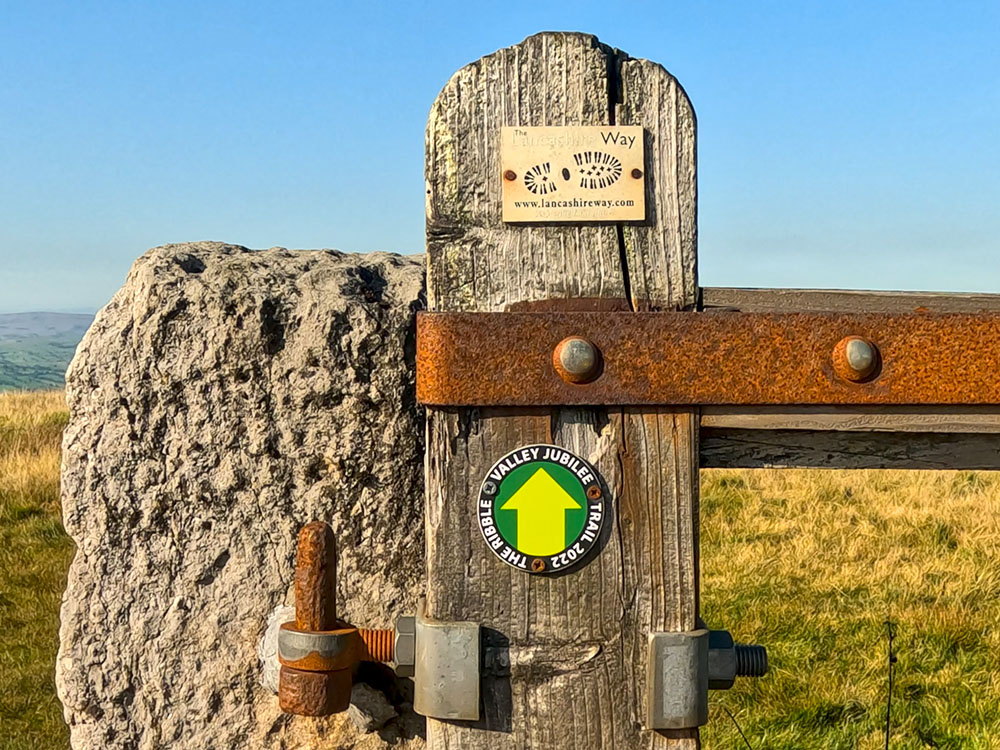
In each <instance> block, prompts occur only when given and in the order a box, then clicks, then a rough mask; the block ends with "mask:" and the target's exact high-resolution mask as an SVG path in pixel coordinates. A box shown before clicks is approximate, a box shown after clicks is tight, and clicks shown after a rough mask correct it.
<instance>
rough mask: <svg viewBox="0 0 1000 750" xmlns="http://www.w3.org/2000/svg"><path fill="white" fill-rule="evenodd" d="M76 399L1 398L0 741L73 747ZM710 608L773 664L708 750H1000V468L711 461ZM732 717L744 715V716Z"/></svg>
mask: <svg viewBox="0 0 1000 750" xmlns="http://www.w3.org/2000/svg"><path fill="white" fill-rule="evenodd" d="M65 420H66V411H65V405H64V403H63V399H62V394H61V393H59V392H54V393H52V392H50V393H36V394H17V393H11V394H0V750H15V749H16V750H29V749H30V750H49V749H55V748H59V749H60V750H62V749H64V748H66V747H67V732H66V729H65V727H64V726H63V724H62V715H61V710H60V708H59V704H58V701H57V700H56V698H55V694H54V688H53V681H52V670H53V663H54V659H55V652H56V633H57V617H58V606H59V597H60V593H61V591H62V588H63V585H64V578H65V570H66V566H67V565H68V563H69V560H70V557H71V555H72V543H71V542H70V540H69V539H68V538H67V537H66V535H65V534H64V533H63V531H62V528H61V526H60V523H59V507H58V465H59V434H60V431H61V429H62V427H63V425H64V424H65ZM702 600H703V601H702V610H703V615H704V618H705V620H706V621H707V622H708V624H709V625H710V626H712V627H725V628H728V629H730V630H731V631H732V632H733V634H734V636H736V638H737V639H738V640H746V641H752V642H759V643H763V644H765V645H767V647H768V652H769V656H770V660H771V665H772V668H771V672H770V674H769V675H768V676H767V677H765V678H764V679H762V680H756V681H743V682H741V683H738V684H737V686H736V687H735V688H734V689H733V690H730V691H728V692H715V693H712V695H711V699H712V709H711V721H710V724H709V726H708V727H706V728H705V729H704V731H703V737H704V747H705V748H706V750H730V749H733V750H738V749H739V748H746V747H747V745H746V743H744V741H743V740H742V739H741V738H740V736H739V734H738V733H737V730H736V728H735V725H734V723H733V721H732V720H731V719H730V716H729V713H731V714H732V716H733V717H735V718H736V720H737V721H738V722H739V724H740V725H741V726H742V728H743V732H744V733H745V734H746V736H747V738H748V740H749V742H750V747H753V748H755V749H756V750H764V749H765V748H767V749H769V750H779V749H780V750H792V749H793V748H795V749H796V750H798V749H806V750H813V749H814V748H815V749H817V750H819V749H822V750H848V749H853V748H859V749H860V750H875V749H876V748H882V747H884V735H883V723H884V720H885V703H886V694H887V652H886V647H887V642H886V629H885V626H884V622H885V621H886V620H887V619H891V620H892V621H893V622H894V623H896V629H897V635H898V637H897V640H896V651H897V655H898V661H897V663H896V684H895V688H894V691H893V714H892V727H893V728H892V743H891V745H890V747H892V748H894V749H897V750H904V749H907V750H908V749H914V750H915V749H917V748H921V749H922V748H963V749H968V750H981V749H985V748H998V749H1000V628H998V624H1000V476H994V475H992V474H988V473H980V474H974V473H967V472H966V473H963V472H912V473H908V472H900V471H891V472H890V471H885V472H846V471H780V472H779V471H720V470H712V471H705V472H704V473H703V476H702ZM727 712H729V713H727Z"/></svg>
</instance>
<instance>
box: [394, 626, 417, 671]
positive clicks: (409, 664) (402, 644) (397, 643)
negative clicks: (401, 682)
mask: <svg viewBox="0 0 1000 750" xmlns="http://www.w3.org/2000/svg"><path fill="white" fill-rule="evenodd" d="M392 649H393V655H394V658H393V660H394V662H395V665H396V674H397V675H399V676H400V677H412V676H413V666H414V664H415V663H416V653H417V627H416V620H415V618H414V617H413V616H409V617H399V618H397V619H396V629H395V633H394V640H393V646H392Z"/></svg>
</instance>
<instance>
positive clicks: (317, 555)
mask: <svg viewBox="0 0 1000 750" xmlns="http://www.w3.org/2000/svg"><path fill="white" fill-rule="evenodd" d="M336 584H337V549H336V540H335V539H334V536H333V531H332V529H331V528H330V527H329V525H327V524H325V523H323V522H322V521H314V522H312V523H309V524H306V525H305V526H304V527H303V528H302V530H301V531H300V532H299V540H298V557H297V560H296V564H295V622H294V623H291V622H286V623H284V624H283V625H282V626H281V629H280V631H279V634H278V661H279V662H280V663H281V671H280V672H279V677H278V703H279V705H280V706H281V710H282V711H284V712H286V713H290V714H297V715H299V716H327V715H329V714H334V713H339V712H341V711H346V710H347V707H348V706H349V705H350V702H351V686H352V675H353V670H354V667H355V666H356V665H357V663H358V662H360V661H392V659H393V645H394V644H393V641H394V637H395V634H394V632H393V631H392V630H367V629H358V628H355V627H352V626H351V625H348V624H347V623H345V622H341V621H340V620H338V619H337V585H336Z"/></svg>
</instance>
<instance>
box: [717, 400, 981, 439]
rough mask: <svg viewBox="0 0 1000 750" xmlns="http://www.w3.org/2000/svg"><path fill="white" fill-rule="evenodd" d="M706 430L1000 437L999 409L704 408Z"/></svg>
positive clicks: (921, 407) (856, 407)
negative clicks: (984, 435)
mask: <svg viewBox="0 0 1000 750" xmlns="http://www.w3.org/2000/svg"><path fill="white" fill-rule="evenodd" d="M701 426H702V427H704V428H715V429H739V430H814V431H823V430H838V431H842V432H939V433H949V432H969V433H985V434H989V433H997V432H1000V409H998V408H997V407H995V406H703V407H701Z"/></svg>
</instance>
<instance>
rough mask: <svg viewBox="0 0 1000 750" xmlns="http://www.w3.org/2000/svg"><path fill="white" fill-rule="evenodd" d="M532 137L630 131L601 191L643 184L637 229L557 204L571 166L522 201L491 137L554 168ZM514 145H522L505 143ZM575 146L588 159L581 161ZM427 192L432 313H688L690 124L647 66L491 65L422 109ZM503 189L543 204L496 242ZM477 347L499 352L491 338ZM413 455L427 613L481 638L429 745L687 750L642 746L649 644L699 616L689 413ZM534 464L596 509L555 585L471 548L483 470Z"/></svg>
mask: <svg viewBox="0 0 1000 750" xmlns="http://www.w3.org/2000/svg"><path fill="white" fill-rule="evenodd" d="M545 126H610V127H606V128H605V132H606V133H608V134H610V137H611V138H612V139H613V138H615V136H616V135H617V134H618V133H619V131H622V129H623V127H624V126H636V129H638V128H641V129H642V130H641V133H644V137H640V138H639V141H638V142H636V143H634V145H633V149H634V150H632V151H631V152H625V153H627V154H630V155H631V156H634V155H636V154H638V158H639V162H638V163H639V164H640V165H641V166H634V165H632V164H628V163H624V160H625V159H626V157H621V158H619V159H618V161H619V162H622V163H621V164H619V165H618V166H619V167H623V168H624V169H625V171H624V173H621V174H619V175H617V176H616V177H615V180H617V181H618V182H619V184H620V186H623V187H624V188H628V186H629V184H630V183H631V185H632V186H633V187H632V188H630V189H632V190H634V189H635V188H634V186H635V185H639V186H641V189H640V191H639V198H640V200H641V199H642V198H643V195H644V200H645V209H644V212H643V211H642V210H641V204H640V214H639V217H638V219H639V220H638V221H634V220H631V219H634V218H636V217H635V215H634V211H635V203H634V202H633V205H632V206H630V207H629V208H631V210H632V212H633V213H631V214H630V213H629V211H628V210H627V209H626V210H622V211H620V212H619V211H617V210H616V209H615V208H609V207H607V206H583V208H580V206H581V201H579V200H576V201H575V202H574V201H572V200H570V201H565V203H568V204H570V205H566V206H558V205H552V203H551V199H554V198H558V197H560V196H561V195H568V194H569V193H570V192H572V191H571V190H570V186H573V187H576V188H579V182H578V178H577V172H578V170H576V169H575V168H574V169H573V172H574V174H573V175H571V179H570V178H567V179H565V180H564V179H563V177H564V176H565V175H561V174H560V170H561V169H562V168H563V167H564V165H563V164H562V163H559V164H550V166H549V167H544V166H542V165H543V164H544V163H545V162H544V159H542V160H540V161H539V163H538V166H539V171H538V172H537V173H536V174H537V176H538V181H539V182H540V181H541V180H543V179H545V178H548V177H550V178H551V179H552V180H553V181H555V182H556V184H557V186H558V187H560V188H562V189H563V191H562V193H557V192H553V193H547V191H546V190H545V188H544V187H541V186H540V185H535V186H534V187H535V188H536V190H531V185H532V183H531V179H532V178H530V177H528V179H525V178H526V177H527V175H525V174H520V173H518V172H517V171H516V170H515V169H513V168H511V169H508V167H509V166H510V165H509V164H508V163H505V161H504V159H505V158H513V157H505V156H504V154H502V148H501V138H502V135H503V137H505V138H508V139H509V140H508V141H505V144H506V145H507V146H508V147H512V146H513V145H517V144H528V145H529V146H530V145H531V143H532V142H533V139H535V145H536V146H538V148H539V153H540V154H542V155H544V154H547V153H553V152H560V151H559V145H560V144H558V143H556V144H555V146H553V142H552V141H550V140H546V139H547V138H551V137H552V133H551V132H548V133H546V132H542V133H539V132H538V131H535V130H532V129H534V128H540V127H545ZM515 127H519V128H523V129H524V130H521V131H504V130H502V129H504V128H515ZM623 132H626V133H628V132H631V133H634V132H635V129H633V130H631V131H629V130H625V131H623ZM562 134H563V135H565V136H567V137H568V140H567V141H565V142H564V143H563V144H562V145H563V146H565V147H564V148H562V149H561V152H560V153H562V152H564V155H565V156H567V157H570V156H572V155H574V154H575V153H576V154H584V156H581V157H580V158H581V159H584V160H585V161H586V160H587V159H589V158H591V157H588V156H585V154H587V153H588V152H590V153H593V152H598V151H599V152H601V153H605V152H607V151H608V150H609V149H605V148H601V149H598V148H594V147H592V145H588V142H587V141H586V140H585V138H586V137H587V136H586V134H583V133H575V132H574V131H563V133H562ZM556 137H558V136H556ZM576 137H579V138H581V139H584V140H579V141H577V142H576V145H577V146H579V147H578V148H575V149H574V148H573V146H574V141H573V139H574V138H576ZM590 137H594V136H593V134H591V136H590ZM602 137H607V136H602ZM515 139H519V140H516V141H515ZM553 148H554V149H555V151H553ZM614 153H617V154H621V153H622V151H620V150H618V151H614ZM643 153H644V158H643ZM593 158H594V159H595V160H596V159H597V157H596V156H594V157H593ZM525 163H526V162H525ZM587 163H589V162H587ZM577 164H579V162H577ZM569 165H570V166H574V167H575V166H576V165H573V164H572V162H570V163H569ZM584 166H586V164H584ZM611 168H614V164H613V162H611ZM567 169H568V167H567ZM608 169H610V168H608V167H607V162H606V163H605V168H604V172H605V173H607V172H608ZM549 170H552V171H549ZM600 171H601V169H598V172H600ZM507 172H509V173H510V174H505V173H507ZM565 174H569V172H568V171H567V172H566V173H565ZM611 174H613V171H612V172H611ZM426 177H427V263H428V304H429V309H430V310H431V311H441V312H473V311H475V312H497V311H505V310H511V309H519V310H528V311H530V310H539V309H547V310H581V309H586V310H594V311H603V310H608V311H611V310H633V311H649V310H656V311H672V310H681V309H689V308H693V307H694V305H695V303H696V299H697V291H698V287H697V276H696V267H697V263H696V261H697V231H696V206H697V185H696V177H695V118H694V112H693V110H692V108H691V104H690V102H689V101H688V99H687V96H686V95H685V93H684V91H683V89H682V88H681V86H680V84H678V82H677V81H676V79H674V78H673V77H672V76H671V75H670V74H669V73H668V72H667V71H666V70H664V69H663V68H662V67H661V66H660V65H658V64H656V63H653V62H650V61H648V60H633V59H630V58H629V57H628V56H627V55H626V54H624V53H622V52H620V51H618V50H614V49H611V48H609V47H607V46H605V45H603V44H601V43H599V42H598V40H597V39H596V38H594V37H593V36H589V35H586V34H576V33H542V34H538V35H535V36H532V37H529V38H528V39H526V40H525V41H523V42H522V43H521V44H518V45H515V46H513V47H509V48H507V49H503V50H500V51H498V52H496V53H494V54H492V55H488V56H486V57H484V58H482V59H480V60H478V61H476V62H474V63H472V64H470V65H468V66H466V67H464V68H462V69H461V70H460V71H458V72H457V73H456V74H455V75H454V76H453V77H452V79H451V80H450V81H449V82H448V84H447V85H446V86H445V87H444V89H443V90H442V92H441V93H440V95H439V96H438V98H437V100H436V101H435V103H434V105H433V107H432V109H431V113H430V118H429V121H428V125H427V164H426ZM505 183H511V184H508V185H507V186H506V187H505ZM514 186H516V187H517V188H518V190H521V191H522V194H523V195H527V196H528V197H539V198H541V197H546V198H548V199H550V203H549V204H543V205H546V207H547V209H548V210H547V211H544V210H539V211H538V212H537V213H536V215H535V216H534V217H532V216H531V215H530V212H529V215H528V217H527V221H528V222H530V223H520V222H523V221H525V217H523V216H519V217H518V218H519V222H518V223H515V222H505V221H504V212H505V211H511V210H513V208H514V207H513V206H512V205H511V202H512V199H513V197H515V195H514V194H513V193H512V194H509V195H507V198H508V200H507V201H506V202H505V201H504V200H503V198H504V191H505V190H511V189H512V188H513V187H514ZM584 187H586V186H584ZM523 188H527V189H528V190H529V191H530V192H531V193H532V194H533V196H532V195H529V193H524V192H523ZM616 189H617V188H615V189H612V190H610V194H611V195H612V197H615V196H618V195H620V194H619V193H616V192H615V190H616ZM594 192H595V193H596V192H597V191H596V190H595V191H594ZM605 194H607V193H605ZM523 207H524V206H523V205H521V206H518V208H523ZM560 211H562V213H560ZM619 216H625V217H627V218H628V219H630V220H628V221H625V220H622V219H620V218H618V217H619ZM587 333H588V332H587V331H586V330H581V331H579V335H580V336H581V337H586V336H587ZM475 343H476V345H477V346H479V347H482V348H483V349H494V350H497V349H499V350H501V351H502V350H503V348H504V346H505V343H504V337H503V330H502V327H501V328H499V329H496V330H492V331H488V330H483V331H482V334H481V338H479V340H478V341H476V342H475ZM598 343H600V342H598ZM552 377H558V376H557V375H556V374H555V372H553V374H552ZM427 438H428V439H427V464H426V472H427V510H426V529H427V573H428V580H427V615H428V616H429V617H431V618H436V619H440V620H446V621H447V620H471V621H475V622H479V623H481V624H482V626H483V628H484V630H483V633H484V636H483V645H484V677H483V690H484V695H483V703H482V704H483V710H484V715H483V716H482V717H481V719H480V720H479V721H478V722H443V721H436V720H433V719H431V720H429V726H428V742H429V746H430V747H432V748H435V749H438V748H446V747H447V748H463V750H468V749H473V748H501V747H502V748H545V750H557V749H558V748H567V750H569V749H570V748H573V750H577V749H578V748H598V747H603V748H615V749H616V750H626V749H627V748H638V747H643V748H646V747H650V748H652V747H661V748H695V747H697V746H698V732H697V729H686V730H679V731H674V732H672V733H671V732H669V731H650V730H646V729H644V728H643V717H644V715H645V713H644V712H645V701H646V694H645V693H646V681H647V678H646V669H647V651H648V644H647V636H648V634H649V633H651V632H656V631H692V630H694V629H695V628H696V621H697V617H698V410H697V408H694V407H683V408H666V407H645V408H632V407H626V408H621V407H618V408H593V407H587V408H578V407H560V408H551V407H547V406H537V407H528V408H516V409H510V408H503V407H497V408H482V409H478V408H463V407H456V408H450V407H448V408H429V409H428V424H427ZM538 444H546V445H555V446H560V447H562V448H566V449H568V450H569V451H571V452H572V453H573V454H575V455H576V456H578V457H581V458H583V459H585V460H586V461H588V462H589V463H590V464H592V465H593V466H594V467H596V469H597V470H598V472H599V473H600V474H601V475H602V476H603V478H604V486H605V488H606V491H607V492H609V494H610V497H607V498H606V505H605V506H604V507H605V509H606V514H607V517H606V518H605V519H604V523H603V528H602V535H601V539H600V541H599V544H598V546H599V548H600V549H599V553H597V554H596V555H595V556H593V557H592V558H588V560H587V561H586V564H584V565H577V566H576V567H574V568H573V569H572V571H571V572H567V573H566V574H564V575H532V574H531V573H530V572H524V571H522V570H518V569H517V568H515V567H513V566H511V565H508V564H505V562H504V561H502V560H501V559H499V558H498V557H497V556H496V555H495V554H493V552H492V550H491V548H490V547H489V546H488V545H487V544H485V543H484V539H483V533H482V531H481V524H480V520H479V518H478V516H477V506H478V501H479V498H480V491H481V485H482V483H483V480H484V478H485V477H486V475H487V473H488V472H489V471H490V469H491V467H492V466H493V464H494V463H495V462H496V461H497V460H498V459H500V458H502V457H503V456H504V455H505V454H507V453H508V452H510V451H513V450H515V449H518V448H521V447H522V446H529V445H538ZM539 564H544V563H539ZM547 572H548V571H547Z"/></svg>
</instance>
